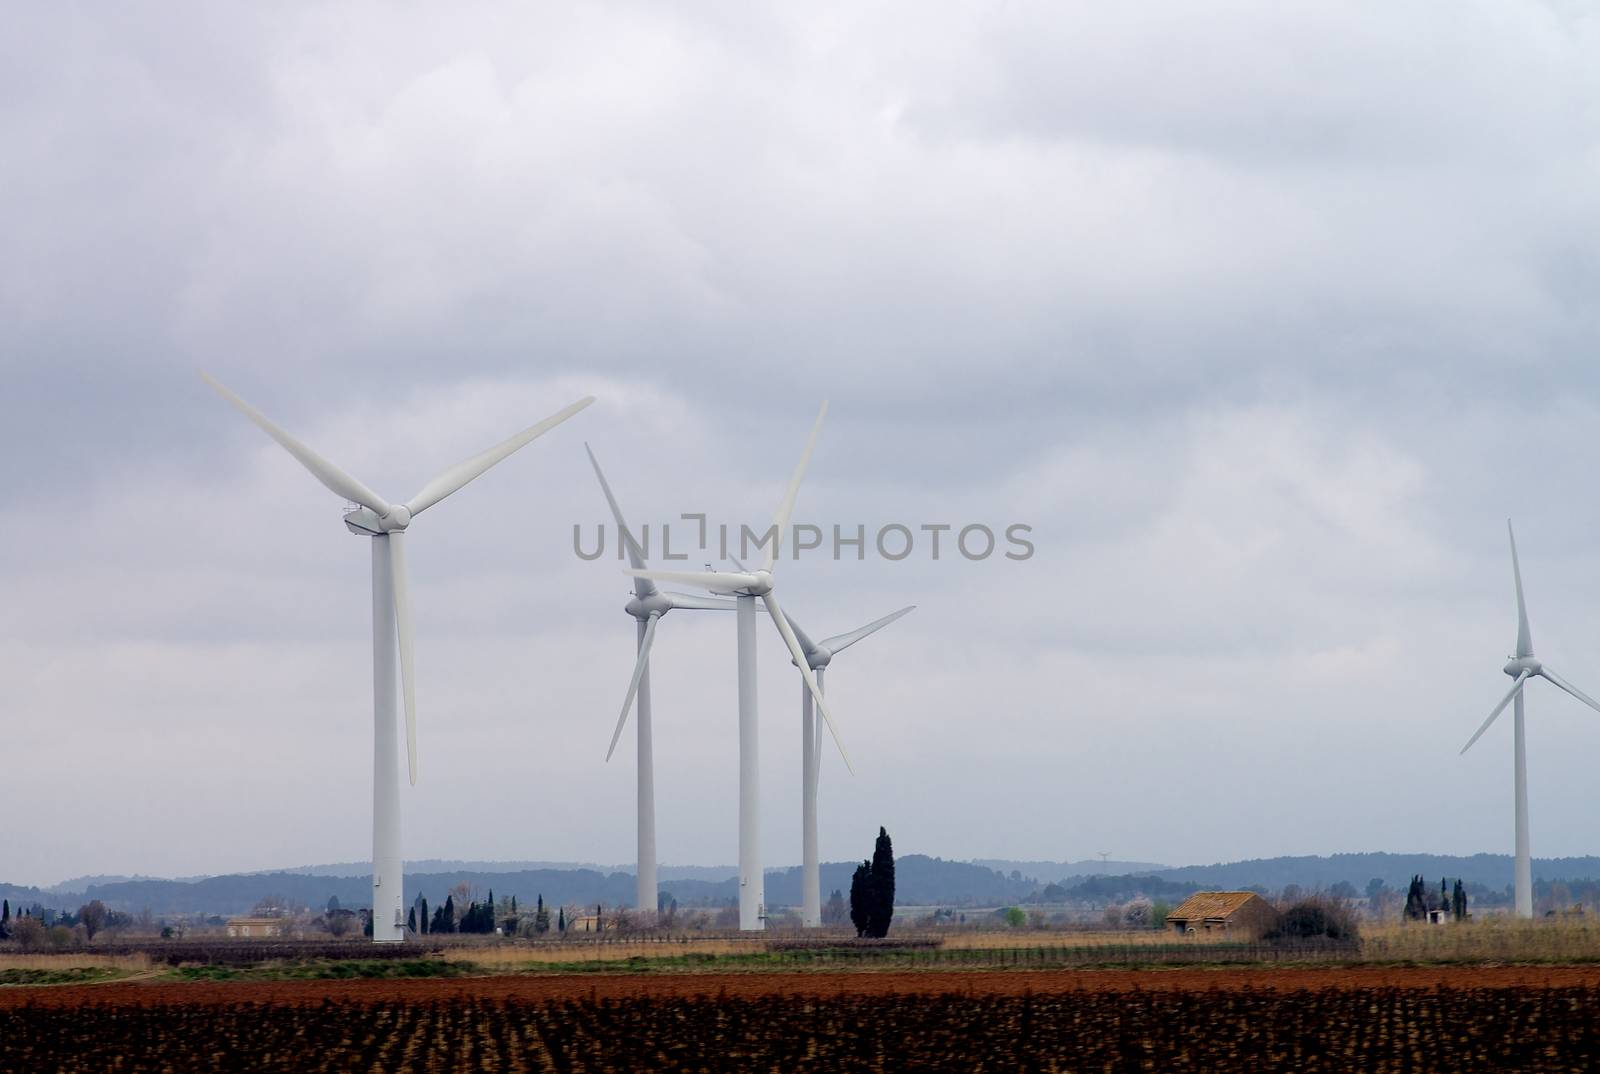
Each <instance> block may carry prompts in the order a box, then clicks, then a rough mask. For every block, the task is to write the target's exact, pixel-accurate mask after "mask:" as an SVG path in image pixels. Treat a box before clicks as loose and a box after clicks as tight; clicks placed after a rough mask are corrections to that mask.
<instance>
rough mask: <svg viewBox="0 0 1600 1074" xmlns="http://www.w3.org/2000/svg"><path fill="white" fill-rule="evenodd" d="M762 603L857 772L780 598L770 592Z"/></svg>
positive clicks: (852, 770) (846, 760)
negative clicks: (779, 603)
mask: <svg viewBox="0 0 1600 1074" xmlns="http://www.w3.org/2000/svg"><path fill="white" fill-rule="evenodd" d="M761 603H763V604H765V605H766V606H767V614H768V615H770V616H772V622H773V624H774V625H776V626H777V628H778V633H779V634H782V635H783V643H784V644H785V645H787V646H788V647H789V655H790V656H792V657H794V663H795V666H796V667H798V668H799V669H800V677H801V678H803V679H805V680H806V689H807V690H810V691H811V699H812V700H813V701H815V702H816V703H817V711H818V712H820V713H822V719H823V722H824V723H826V724H827V725H828V733H829V734H830V735H832V736H833V744H834V745H835V746H837V747H839V756H840V757H842V758H843V759H844V766H845V768H847V769H849V771H850V774H851V775H852V776H853V775H855V774H856V769H855V766H854V765H852V764H851V763H850V755H849V754H848V753H846V752H845V751H844V742H843V740H841V739H840V738H839V729H838V727H836V726H834V722H833V713H832V712H831V711H830V710H829V709H828V702H827V699H826V698H824V697H823V696H822V687H821V686H819V685H818V684H817V677H816V676H815V675H814V674H812V672H811V664H810V663H809V662H808V661H807V660H806V654H805V653H803V652H801V651H800V643H799V642H798V641H797V640H795V636H794V631H792V630H790V629H789V620H787V619H785V618H784V615H783V609H782V608H781V607H779V606H778V599H777V598H776V597H775V596H773V595H772V594H771V593H770V592H769V593H766V594H764V595H763V596H762V598H761Z"/></svg>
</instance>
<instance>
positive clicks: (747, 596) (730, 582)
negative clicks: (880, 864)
mask: <svg viewBox="0 0 1600 1074" xmlns="http://www.w3.org/2000/svg"><path fill="white" fill-rule="evenodd" d="M827 413H828V404H827V403H826V402H824V403H823V404H822V409H821V410H819V411H818V412H817V420H816V422H815V423H814V424H813V425H812V426H811V436H810V437H809V438H808V439H807V440H806V447H805V451H804V452H803V453H802V454H801V455H800V463H799V465H798V466H796V467H795V470H794V476H792V477H791V478H790V479H789V487H788V489H787V490H785V492H784V496H783V500H782V502H781V503H779V505H778V512H777V514H776V516H774V518H773V520H772V531H771V532H772V534H773V535H774V536H773V540H772V542H771V544H770V547H767V545H766V542H763V546H764V547H767V553H766V560H765V562H763V563H762V565H761V567H760V568H759V569H758V570H754V571H647V570H640V569H638V568H634V569H633V570H630V571H627V572H626V573H628V574H631V575H633V576H634V577H635V578H648V579H650V580H652V581H656V582H670V583H673V584H676V585H687V586H695V587H697V588H702V589H708V590H710V591H711V592H713V593H719V594H727V595H730V596H733V597H735V598H737V604H738V607H737V612H738V617H739V618H738V639H739V649H738V651H739V928H741V929H745V930H755V929H760V928H762V927H763V924H762V916H763V914H764V912H765V906H766V897H765V880H764V878H763V876H762V872H761V767H760V749H759V735H760V730H759V725H758V723H757V719H756V611H755V609H756V601H757V600H758V599H759V600H760V601H761V603H762V605H763V606H764V607H765V608H766V610H767V615H768V616H770V617H771V619H772V625H773V626H775V627H777V628H778V634H779V635H780V636H781V637H782V638H783V644H784V645H785V646H786V647H787V648H788V650H789V655H790V657H791V658H793V660H794V662H795V666H797V667H798V668H799V669H800V674H801V676H802V677H803V678H804V679H805V681H806V689H807V690H809V691H810V692H811V696H812V697H813V698H815V699H816V704H817V708H818V709H819V710H820V711H821V712H822V719H823V720H824V722H826V723H827V725H828V732H829V733H830V734H831V735H832V736H833V742H834V745H835V746H837V747H838V748H839V756H840V757H842V758H843V759H844V765H845V768H847V769H850V771H851V772H852V774H853V773H854V771H855V770H854V769H853V768H851V765H850V757H849V755H848V754H846V753H845V751H844V743H843V742H842V741H840V738H839V728H838V725H837V724H836V723H835V722H834V719H833V713H832V711H831V710H830V709H829V708H828V702H827V701H826V700H825V699H824V698H823V696H822V688H821V687H820V686H818V685H817V679H816V676H815V675H814V674H813V673H812V671H811V664H810V662H809V661H807V660H806V657H805V653H804V652H802V651H801V649H800V642H799V641H798V640H797V639H796V638H795V636H794V631H793V630H791V629H790V628H789V620H788V619H786V618H784V614H783V608H782V607H780V606H779V604H778V596H777V594H776V593H775V592H773V579H772V570H773V567H775V566H776V565H777V559H778V551H779V549H780V548H781V547H782V544H783V534H784V531H785V530H787V529H788V528H789V516H790V515H791V514H792V513H793V512H794V501H795V497H796V496H798V495H799V494H800V482H801V480H802V479H803V478H804V477H805V474H806V465H807V464H808V463H810V461H811V452H812V449H813V448H815V447H816V445H817V434H818V433H820V432H821V431H822V419H823V418H824V417H826V416H827Z"/></svg>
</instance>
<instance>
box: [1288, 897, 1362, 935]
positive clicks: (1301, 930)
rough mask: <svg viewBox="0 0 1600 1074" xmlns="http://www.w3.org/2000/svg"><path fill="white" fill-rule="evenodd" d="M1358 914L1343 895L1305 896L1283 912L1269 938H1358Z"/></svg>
mask: <svg viewBox="0 0 1600 1074" xmlns="http://www.w3.org/2000/svg"><path fill="white" fill-rule="evenodd" d="M1359 938H1360V933H1359V930H1358V929H1357V926H1356V915H1355V914H1354V912H1352V911H1351V909H1350V907H1349V906H1348V905H1347V904H1346V903H1344V902H1343V901H1341V900H1339V899H1331V898H1322V897H1317V896H1314V897H1312V898H1309V899H1301V900H1300V901H1299V902H1297V903H1294V904H1293V905H1292V906H1290V907H1289V908H1288V909H1287V910H1285V911H1284V912H1283V917H1282V918H1280V919H1279V921H1278V925H1277V927H1276V928H1275V929H1273V930H1272V931H1271V932H1270V933H1268V934H1267V939H1269V940H1318V939H1328V940H1356V939H1359Z"/></svg>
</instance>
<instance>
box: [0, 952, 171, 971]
mask: <svg viewBox="0 0 1600 1074" xmlns="http://www.w3.org/2000/svg"><path fill="white" fill-rule="evenodd" d="M149 968H150V958H149V956H147V955H100V954H60V955H57V954H17V953H6V952H0V973H3V972H5V971H6V970H90V969H95V970H98V969H105V970H122V971H125V972H127V973H140V972H143V971H145V970H148V969H149Z"/></svg>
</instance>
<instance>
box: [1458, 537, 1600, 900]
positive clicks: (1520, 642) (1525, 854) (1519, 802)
mask: <svg viewBox="0 0 1600 1074" xmlns="http://www.w3.org/2000/svg"><path fill="white" fill-rule="evenodd" d="M1506 535H1507V536H1508V537H1510V539H1511V576H1512V579H1513V581H1514V582H1515V583H1516V589H1517V651H1516V653H1515V654H1513V655H1512V656H1511V658H1510V660H1509V661H1508V662H1507V663H1506V666H1505V667H1504V668H1502V669H1501V670H1503V671H1504V672H1505V673H1506V674H1507V675H1509V676H1511V678H1512V679H1514V680H1515V681H1514V682H1513V683H1512V684H1511V689H1510V691H1509V692H1508V693H1507V694H1506V696H1505V697H1503V698H1501V699H1500V704H1498V705H1496V706H1495V707H1494V711H1493V712H1491V713H1489V718H1488V719H1487V720H1484V721H1483V725H1482V726H1481V727H1479V728H1478V730H1477V731H1476V732H1474V733H1473V736H1472V737H1471V738H1469V739H1467V744H1466V745H1465V746H1462V747H1461V752H1462V753H1466V752H1467V751H1468V750H1470V749H1471V748H1472V745H1473V743H1475V742H1477V741H1478V739H1480V738H1482V737H1483V733H1484V732H1485V731H1487V730H1489V725H1490V724H1492V723H1494V721H1495V718H1496V717H1497V716H1499V715H1500V713H1501V712H1503V711H1505V707H1506V706H1507V705H1509V704H1511V703H1512V702H1515V703H1516V704H1515V706H1514V707H1513V710H1512V743H1513V746H1512V751H1513V755H1514V763H1515V774H1514V776H1513V783H1514V785H1515V790H1516V813H1517V854H1516V865H1515V870H1514V876H1513V880H1514V885H1513V886H1514V889H1515V902H1516V914H1517V916H1518V917H1532V916H1533V855H1532V850H1531V849H1530V847H1529V840H1528V747H1527V739H1526V735H1525V732H1524V728H1523V703H1522V688H1523V686H1524V685H1526V684H1527V681H1528V680H1529V679H1531V678H1533V677H1534V676H1535V675H1539V676H1542V677H1544V678H1546V679H1549V680H1550V681H1551V682H1552V683H1554V684H1555V685H1557V686H1559V687H1560V688H1561V689H1563V690H1565V691H1566V692H1567V693H1569V694H1571V695H1572V696H1573V697H1575V698H1577V699H1578V700H1579V701H1582V702H1583V703H1584V704H1585V705H1588V706H1589V707H1590V708H1592V709H1594V710H1595V711H1596V712H1600V703H1597V702H1596V701H1595V700H1594V698H1592V697H1590V696H1589V695H1588V694H1586V693H1584V692H1583V691H1582V690H1579V689H1578V688H1577V687H1576V686H1573V685H1572V684H1571V683H1569V682H1567V681H1566V680H1565V679H1563V678H1561V676H1559V675H1557V674H1556V673H1555V672H1553V671H1551V670H1550V669H1549V668H1548V667H1546V666H1545V665H1544V664H1542V663H1540V662H1539V661H1538V660H1536V659H1535V658H1534V655H1533V635H1532V632H1531V631H1529V629H1528V606H1527V604H1526V603H1524V601H1523V599H1522V567H1521V565H1520V564H1519V563H1518V562H1517V535H1516V534H1515V533H1513V532H1512V531H1511V520H1510V519H1507V520H1506Z"/></svg>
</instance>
